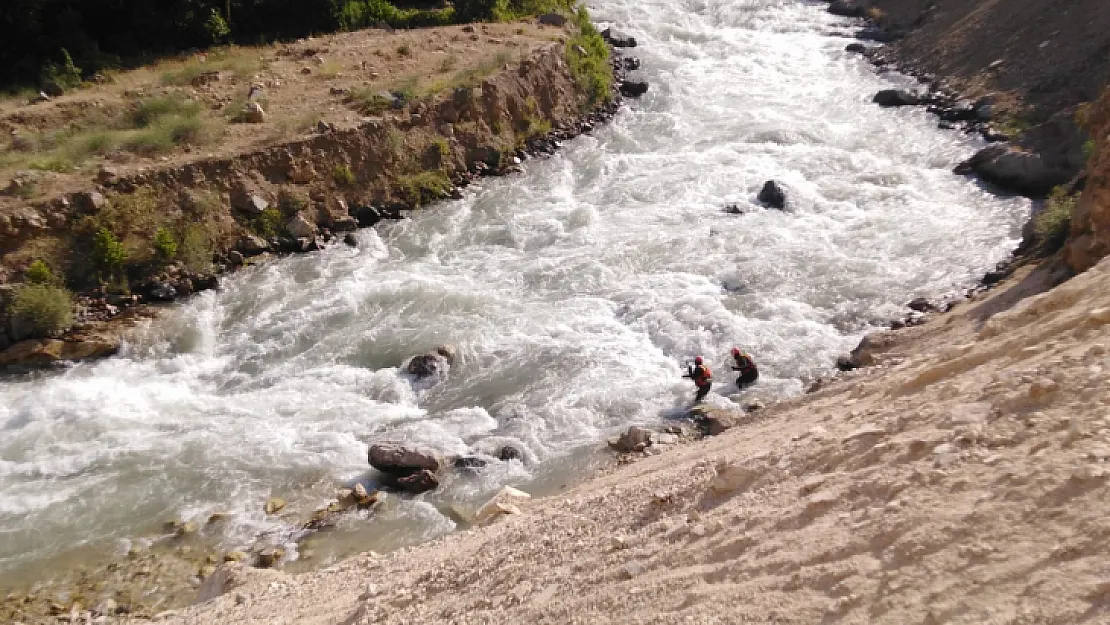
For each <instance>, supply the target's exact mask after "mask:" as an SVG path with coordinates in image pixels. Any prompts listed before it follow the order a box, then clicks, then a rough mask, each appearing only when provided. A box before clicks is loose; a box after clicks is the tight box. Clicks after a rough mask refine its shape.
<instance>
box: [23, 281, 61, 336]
mask: <svg viewBox="0 0 1110 625" xmlns="http://www.w3.org/2000/svg"><path fill="white" fill-rule="evenodd" d="M10 312H11V324H12V335H13V338H15V339H17V340H21V339H25V338H40V337H47V336H56V335H58V334H61V333H62V332H65V331H66V330H68V329H69V328H70V327H71V326H72V325H73V296H72V295H71V294H70V292H69V291H67V290H66V289H63V288H61V287H57V286H51V285H48V284H24V285H21V286H19V287H17V288H16V290H15V294H14V295H13V296H12V302H11V306H10Z"/></svg>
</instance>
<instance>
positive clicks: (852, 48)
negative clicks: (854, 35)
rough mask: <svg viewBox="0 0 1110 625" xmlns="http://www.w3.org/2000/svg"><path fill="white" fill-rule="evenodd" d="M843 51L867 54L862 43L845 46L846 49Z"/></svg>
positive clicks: (865, 47)
mask: <svg viewBox="0 0 1110 625" xmlns="http://www.w3.org/2000/svg"><path fill="white" fill-rule="evenodd" d="M844 50H845V51H846V52H853V53H855V54H865V53H866V52H867V46H865V45H863V44H862V43H850V44H848V45H847V47H845V48H844Z"/></svg>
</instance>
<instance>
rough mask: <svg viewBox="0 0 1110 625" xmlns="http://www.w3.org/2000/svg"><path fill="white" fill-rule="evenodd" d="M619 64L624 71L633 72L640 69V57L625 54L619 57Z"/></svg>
mask: <svg viewBox="0 0 1110 625" xmlns="http://www.w3.org/2000/svg"><path fill="white" fill-rule="evenodd" d="M621 65H622V66H623V67H624V70H625V71H626V72H633V71H636V70H638V69H640V59H638V58H636V57H634V56H626V57H624V58H623V59H621Z"/></svg>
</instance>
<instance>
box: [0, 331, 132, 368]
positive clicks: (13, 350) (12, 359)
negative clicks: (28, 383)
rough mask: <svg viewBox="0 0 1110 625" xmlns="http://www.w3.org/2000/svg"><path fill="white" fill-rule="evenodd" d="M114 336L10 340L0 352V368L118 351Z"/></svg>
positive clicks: (96, 355) (102, 354) (78, 358)
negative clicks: (79, 339) (80, 338)
mask: <svg viewBox="0 0 1110 625" xmlns="http://www.w3.org/2000/svg"><path fill="white" fill-rule="evenodd" d="M119 348H120V345H119V341H118V339H115V338H114V337H94V338H86V339H84V340H81V341H63V340H60V339H34V340H27V341H19V342H17V343H14V344H13V345H11V346H10V347H8V348H7V349H5V350H4V351H3V352H0V367H5V366H14V367H32V368H34V367H43V366H47V365H51V364H54V363H58V362H67V361H79V360H91V359H94V358H104V357H107V356H113V355H115V354H116V353H118V352H119Z"/></svg>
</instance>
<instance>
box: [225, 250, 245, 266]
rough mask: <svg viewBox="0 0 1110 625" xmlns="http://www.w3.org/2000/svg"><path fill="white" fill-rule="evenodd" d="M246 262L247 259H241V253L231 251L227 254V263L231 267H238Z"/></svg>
mask: <svg viewBox="0 0 1110 625" xmlns="http://www.w3.org/2000/svg"><path fill="white" fill-rule="evenodd" d="M246 261H247V259H246V258H244V257H243V253H242V252H239V251H236V250H231V251H230V252H228V253H227V262H228V263H229V264H230V265H231V266H232V267H240V266H242V265H243V263H245V262H246Z"/></svg>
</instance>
